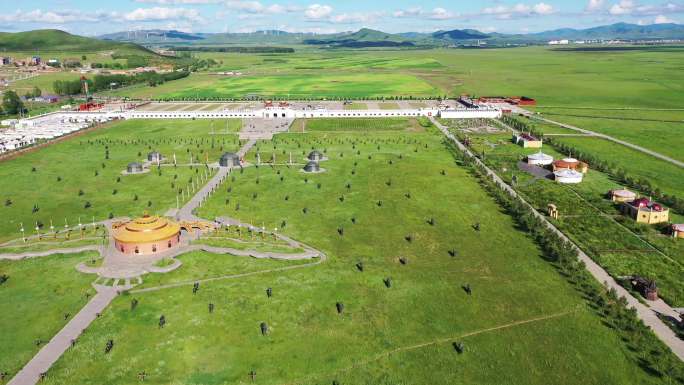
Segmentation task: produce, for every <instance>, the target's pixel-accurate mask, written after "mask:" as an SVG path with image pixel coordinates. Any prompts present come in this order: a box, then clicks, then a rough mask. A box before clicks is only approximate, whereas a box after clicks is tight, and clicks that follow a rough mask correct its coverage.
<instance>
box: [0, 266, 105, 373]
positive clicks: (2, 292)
mask: <svg viewBox="0 0 684 385" xmlns="http://www.w3.org/2000/svg"><path fill="white" fill-rule="evenodd" d="M93 255H96V254H95V253H81V254H75V255H74V254H72V255H54V256H50V257H40V258H33V259H25V260H20V261H6V260H0V275H2V274H7V275H8V276H9V279H8V280H7V282H5V283H3V284H0V309H4V310H3V314H4V316H3V317H0V368H1V369H0V371H2V372H8V373H9V377H10V378H11V377H12V376H13V375H14V374H15V373H16V372H17V371H19V369H21V367H22V366H23V365H24V364H25V363H26V362H28V360H29V359H31V357H33V355H35V354H36V353H37V352H38V350H39V349H40V348H41V347H42V346H39V345H38V344H36V342H37V340H41V341H42V342H41V345H42V344H45V343H47V342H48V341H49V340H50V339H51V338H52V337H53V336H54V335H55V334H56V333H57V332H58V331H59V330H60V329H61V328H62V327H63V326H64V325H65V324H66V323H67V322H68V321H69V319H70V318H71V317H73V316H74V315H76V313H78V311H79V310H80V309H81V308H82V307H83V306H84V305H85V304H86V302H87V301H88V298H87V296H88V295H94V294H95V290H94V289H93V288H92V287H91V286H90V282H92V281H93V276H88V275H85V274H81V273H79V272H77V271H76V269H74V266H76V265H77V264H78V263H79V262H84V261H86V260H87V259H88V258H91V257H92V256H93ZM67 314H68V315H69V316H68V317H65V315H67Z"/></svg>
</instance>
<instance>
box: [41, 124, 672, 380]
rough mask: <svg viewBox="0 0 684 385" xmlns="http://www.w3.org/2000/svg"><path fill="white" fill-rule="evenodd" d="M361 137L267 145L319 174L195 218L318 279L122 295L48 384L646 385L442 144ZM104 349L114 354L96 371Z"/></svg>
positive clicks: (273, 179) (256, 171) (215, 202)
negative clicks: (302, 156)
mask: <svg viewBox="0 0 684 385" xmlns="http://www.w3.org/2000/svg"><path fill="white" fill-rule="evenodd" d="M373 131H375V127H368V128H367V129H366V130H365V131H364V130H359V133H357V134H348V133H345V134H344V135H337V134H334V133H320V134H319V133H310V134H305V135H300V134H297V135H294V134H282V135H277V136H276V137H275V138H274V140H273V141H272V142H270V143H268V145H269V146H270V147H275V148H274V149H273V150H274V151H277V152H279V153H280V152H281V151H284V152H286V153H287V152H290V151H294V152H297V151H302V150H306V151H310V149H311V148H318V149H321V150H327V154H328V156H329V157H330V160H327V161H324V162H323V167H324V168H325V169H327V171H326V172H325V173H322V174H315V175H305V174H302V173H301V172H300V171H299V168H298V167H285V166H283V167H275V168H271V167H259V168H246V169H244V171H242V172H239V173H236V174H234V176H235V178H234V179H233V178H228V179H227V180H226V182H225V183H224V184H223V185H222V186H221V189H220V190H221V191H223V192H222V193H217V194H214V195H213V196H212V198H211V199H209V201H208V202H207V203H206V205H204V206H203V207H202V208H201V209H200V210H199V215H201V216H203V217H207V218H213V217H216V216H222V215H229V216H232V217H235V218H238V219H240V220H242V221H247V222H252V223H263V224H264V225H265V226H266V227H269V228H270V227H278V228H280V229H281V230H282V231H283V232H284V233H286V234H287V235H289V236H291V237H293V238H295V239H298V240H301V241H303V242H306V243H308V244H310V245H312V246H313V247H316V248H319V249H321V250H322V251H324V252H325V253H326V254H327V255H328V257H329V259H328V260H327V261H326V262H325V263H323V264H321V265H317V266H308V267H302V268H300V269H295V270H289V271H286V272H273V273H264V274H260V275H254V276H248V277H243V278H241V279H239V280H226V281H212V282H207V283H203V284H201V286H200V289H199V291H198V292H197V294H193V293H192V287H191V286H183V287H178V288H173V289H165V290H160V291H154V292H148V293H136V294H134V296H135V298H136V299H138V300H139V305H138V307H137V308H136V309H135V310H134V311H131V310H130V300H131V297H121V298H118V299H116V300H115V301H114V303H113V305H112V307H111V308H110V309H108V311H107V312H106V313H105V314H104V315H103V316H102V317H101V318H99V319H98V320H97V321H96V322H95V323H94V324H93V325H92V326H91V327H90V328H89V329H88V331H87V332H86V334H85V335H84V336H83V337H82V338H81V340H80V343H79V344H78V345H77V346H76V347H75V348H74V349H72V350H70V351H68V352H67V353H66V354H65V355H64V356H63V357H62V359H60V360H59V361H58V362H57V364H56V366H54V367H53V368H52V369H51V370H50V372H49V374H48V378H47V380H46V381H45V383H46V384H61V383H64V382H65V381H67V378H68V381H69V382H70V383H74V384H77V383H79V384H80V383H83V384H85V383H94V382H99V383H102V382H106V383H107V384H128V383H131V382H133V381H136V380H137V374H138V373H139V372H141V371H145V373H146V374H147V377H146V379H145V381H146V383H152V384H168V383H174V384H200V383H201V384H225V383H241V382H247V381H249V378H248V374H249V373H250V372H251V371H255V372H256V374H257V381H259V383H263V384H282V383H297V384H321V383H327V384H329V383H332V382H333V381H334V380H335V381H340V383H353V384H364V383H367V384H394V383H407V384H417V383H463V384H475V383H506V384H549V383H554V384H578V383H581V384H655V383H660V379H659V378H657V377H652V376H650V375H649V374H647V373H646V372H645V371H643V370H642V369H641V368H640V367H639V365H638V363H637V358H636V357H634V356H633V353H631V352H630V351H629V350H628V349H627V347H626V346H625V345H624V344H623V343H622V341H621V340H620V339H619V338H618V336H617V335H616V334H615V333H614V331H613V330H611V329H610V328H607V327H606V326H604V325H603V324H602V322H601V319H600V317H598V316H597V315H596V314H594V313H593V311H592V310H591V309H590V308H588V307H587V306H586V304H585V302H584V300H583V299H582V298H580V296H579V295H578V293H577V292H576V291H575V289H573V288H572V287H571V286H570V285H569V284H568V283H567V282H565V281H564V280H563V279H562V278H561V276H560V275H559V274H558V273H557V272H556V271H555V270H554V268H553V267H552V266H551V265H549V264H548V263H547V262H545V261H544V260H543V259H542V258H541V256H540V252H539V250H538V249H537V247H536V246H535V245H534V244H533V243H532V241H531V240H530V239H529V238H528V237H527V236H526V235H525V234H524V233H522V232H520V231H518V230H516V228H515V226H514V224H513V222H512V220H511V218H510V217H508V216H506V215H504V214H503V213H501V210H500V208H499V207H498V206H497V205H496V204H495V203H494V202H493V201H492V200H491V199H490V198H488V197H487V195H486V194H485V192H484V191H483V190H482V189H481V188H480V186H479V184H478V183H477V181H476V180H475V179H473V177H471V176H470V175H469V173H468V172H467V171H466V170H465V169H464V168H461V167H460V166H459V165H457V164H456V163H455V162H454V159H453V157H452V155H451V154H450V153H449V152H448V151H447V150H445V148H444V146H443V143H442V139H441V136H440V135H438V134H436V133H434V132H433V131H430V132H429V133H412V134H405V135H404V136H397V135H395V134H394V133H389V134H388V133H374V132H373ZM262 143H264V142H262ZM263 145H264V146H265V145H266V143H264V144H263ZM255 151H256V149H254V150H253V151H252V154H250V155H249V156H248V157H250V156H253V153H254V152H255ZM256 180H258V181H259V183H258V184H257V183H255V181H256ZM426 186H429V188H426ZM228 187H230V188H231V189H230V192H228ZM255 193H258V194H257V197H256V198H255V195H254V194H255ZM286 197H287V199H286ZM227 198H230V204H229V205H226V203H225V200H226V199H227ZM430 218H432V219H433V221H432V225H431V224H429V223H428V220H429V219H430ZM474 223H480V225H481V229H482V231H475V230H474V229H473V228H472V225H473V224H474ZM449 250H454V256H453V257H452V256H450V255H449V253H448V251H449ZM400 257H404V258H406V261H407V263H406V264H401V263H399V258H400ZM189 258H191V259H195V258H196V262H197V263H195V262H194V261H193V262H192V266H193V267H192V268H191V270H192V269H197V270H196V271H193V273H192V274H190V275H189V276H188V278H190V277H195V276H197V275H202V274H209V273H208V271H211V270H214V269H216V267H215V266H214V265H212V264H213V261H212V260H208V261H206V262H205V261H204V260H202V258H203V257H201V256H200V255H196V256H195V255H193V256H191V257H189ZM222 258H223V257H222ZM214 261H220V263H223V262H224V261H231V262H232V261H242V260H237V259H235V260H233V259H232V258H231V257H225V259H222V260H219V259H216V260H214ZM245 261H252V260H249V259H246V260H245ZM360 261H361V262H363V266H364V268H363V272H361V271H359V269H358V268H357V267H356V266H355V265H356V264H357V263H358V262H360ZM261 262H262V261H257V262H256V263H257V264H260V263H261ZM249 263H250V267H249V269H251V268H252V267H254V266H252V262H249ZM190 264H191V263H190V262H189V261H188V265H190ZM205 264H207V265H206V266H205ZM222 268H223V267H220V269H222ZM244 268H247V267H240V268H239V269H244ZM231 269H232V268H229V270H231ZM181 272H182V270H178V274H182V273H181ZM387 278H391V285H385V284H383V279H387ZM388 282H390V281H388ZM466 284H467V285H469V286H470V287H471V288H473V294H472V295H467V294H466V293H465V291H464V290H463V289H462V288H461V285H466ZM387 286H391V287H387ZM267 287H272V288H273V297H272V298H267V296H266V295H265V289H266V288H267ZM336 302H340V303H343V304H344V310H343V312H342V314H337V313H336V305H335V304H336ZM209 303H211V304H214V306H215V307H214V311H213V313H210V312H209V311H208V304H209ZM162 314H164V315H165V317H166V320H167V322H166V326H165V327H164V328H163V329H159V327H158V326H157V325H158V319H159V317H160V315H162ZM546 317H548V318H546ZM262 322H265V323H267V325H268V328H269V334H268V335H267V336H262V335H261V334H260V331H259V328H260V326H259V325H260V323H262ZM108 339H113V340H114V341H115V347H114V349H113V350H112V351H111V352H110V353H109V354H107V355H105V354H103V353H102V349H104V346H105V343H106V341H107V340H108ZM454 341H462V342H463V343H464V345H465V347H466V350H465V352H464V353H463V354H460V355H459V354H457V353H456V352H455V350H454V348H453V347H452V346H451V343H452V342H454Z"/></svg>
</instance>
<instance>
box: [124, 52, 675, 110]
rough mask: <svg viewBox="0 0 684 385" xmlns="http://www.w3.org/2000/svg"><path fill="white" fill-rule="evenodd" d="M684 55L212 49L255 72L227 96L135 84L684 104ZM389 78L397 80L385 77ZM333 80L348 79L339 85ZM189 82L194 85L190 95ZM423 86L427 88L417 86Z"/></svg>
mask: <svg viewBox="0 0 684 385" xmlns="http://www.w3.org/2000/svg"><path fill="white" fill-rule="evenodd" d="M683 51H684V49H682V50H677V49H674V50H669V51H657V50H643V51H639V50H636V51H614V52H562V51H554V50H551V49H548V48H546V47H527V48H517V49H488V50H454V49H435V50H391V51H382V50H368V51H353V53H352V52H350V51H345V50H340V51H335V52H330V51H319V50H307V51H298V52H297V53H295V54H270V55H265V54H260V55H249V54H234V53H233V54H228V53H213V52H212V53H206V52H203V53H199V54H198V56H200V57H202V58H214V59H216V60H218V61H222V62H223V64H222V65H221V66H222V68H221V70H236V69H237V70H241V71H244V73H245V74H246V75H247V76H244V77H239V78H229V79H226V80H223V81H221V83H223V84H225V86H219V88H223V87H225V88H227V87H231V90H228V92H225V91H223V90H221V91H220V92H217V91H218V90H216V89H215V87H214V84H213V83H214V81H213V80H215V77H214V76H208V79H207V78H201V77H197V78H196V79H194V80H193V81H189V80H185V82H184V83H183V84H184V86H183V87H180V86H179V88H178V89H171V87H170V86H171V85H168V86H162V87H157V89H148V90H147V92H143V91H140V90H138V89H135V90H133V89H132V90H131V92H130V96H138V97H141V96H146V97H162V96H164V97H169V96H174V97H177V96H184V97H214V96H224V97H230V96H235V95H236V94H237V95H240V94H243V93H249V92H256V93H259V94H266V95H271V94H277V95H280V96H283V97H286V96H287V94H290V95H291V97H332V96H349V97H352V96H353V97H363V96H366V97H373V96H377V95H381V96H394V95H413V96H423V95H426V94H427V95H428V96H432V95H434V94H435V92H434V90H433V89H436V90H438V92H437V94H449V95H458V94H460V93H463V92H466V93H471V94H475V95H527V96H532V97H534V98H536V99H537V100H538V101H539V103H540V105H542V106H559V107H562V106H586V107H626V106H631V107H650V108H680V107H681V104H682V100H681V94H682V92H683V91H684V88H683V87H684V86H682V84H684V81H683V80H684V78H683V76H684V75H682V72H683V71H679V70H678V69H681V68H684V67H682V66H683V65H684V59H683V58H682V57H683V55H681V53H682V52H683ZM321 70H325V72H324V75H322V74H321ZM212 71H214V70H213V69H212ZM314 71H315V72H314ZM387 76H389V77H387ZM302 77H304V78H307V77H311V81H310V82H309V81H306V79H304V80H302ZM383 77H386V78H385V79H386V80H387V81H386V83H388V85H389V86H388V85H384V86H383V85H382V84H379V81H378V80H376V79H382V78H383ZM335 78H339V79H335ZM351 78H354V79H353V80H352V79H351ZM210 79H213V80H210ZM202 80H204V81H202ZM332 80H339V81H340V83H339V84H335V87H330V86H331V85H330V83H329V82H330V81H332ZM200 81H201V82H200ZM198 82H200V83H198ZM174 83H178V82H174ZM426 83H427V84H426ZM550 83H553V86H552V87H550V86H549V84H550ZM326 84H327V86H326ZM317 85H318V86H319V87H320V88H316V86H317ZM427 85H429V86H431V88H426V86H427ZM186 86H191V87H192V86H194V89H192V91H189V92H187V93H182V90H183V89H184V88H186ZM413 86H418V87H417V88H415V89H414V90H412V89H411V87H413ZM232 87H236V89H235V90H232ZM324 91H325V92H324ZM125 93H126V92H125V91H122V92H121V94H125Z"/></svg>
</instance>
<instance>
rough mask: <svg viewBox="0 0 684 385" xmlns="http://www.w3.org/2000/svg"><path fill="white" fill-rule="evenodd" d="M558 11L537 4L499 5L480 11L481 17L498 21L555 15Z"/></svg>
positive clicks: (549, 6)
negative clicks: (486, 16)
mask: <svg viewBox="0 0 684 385" xmlns="http://www.w3.org/2000/svg"><path fill="white" fill-rule="evenodd" d="M555 11H556V10H555V9H554V8H553V6H552V5H550V4H546V3H537V4H533V5H527V4H523V3H518V4H516V5H514V6H512V7H509V6H506V5H497V6H495V7H486V8H483V9H482V10H481V11H480V15H490V16H494V17H496V18H497V19H504V20H506V19H513V18H521V17H530V16H544V15H550V14H552V13H554V12H555Z"/></svg>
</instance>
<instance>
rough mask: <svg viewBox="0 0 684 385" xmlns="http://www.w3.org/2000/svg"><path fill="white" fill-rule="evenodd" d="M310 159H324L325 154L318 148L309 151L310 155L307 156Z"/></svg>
mask: <svg viewBox="0 0 684 385" xmlns="http://www.w3.org/2000/svg"><path fill="white" fill-rule="evenodd" d="M307 158H308V159H309V160H321V159H323V154H322V153H321V152H320V151H318V150H313V151H311V152H310V153H309V156H307Z"/></svg>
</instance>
